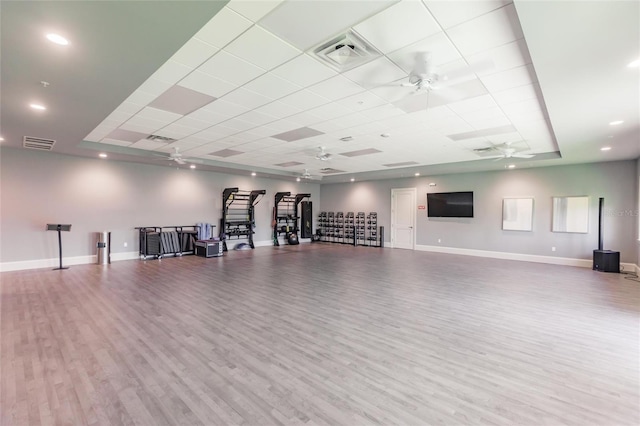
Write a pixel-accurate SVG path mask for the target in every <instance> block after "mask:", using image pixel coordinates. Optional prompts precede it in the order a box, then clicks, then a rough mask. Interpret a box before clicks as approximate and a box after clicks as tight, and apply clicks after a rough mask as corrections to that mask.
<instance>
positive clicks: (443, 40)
mask: <svg viewBox="0 0 640 426" xmlns="http://www.w3.org/2000/svg"><path fill="white" fill-rule="evenodd" d="M424 52H429V53H430V54H431V55H430V58H429V60H430V61H431V62H432V63H433V64H435V65H442V64H446V63H448V62H451V61H455V60H456V59H460V58H461V56H460V53H458V50H456V48H455V46H454V45H453V43H451V41H450V40H449V38H448V37H447V36H446V34H445V33H444V32H442V31H440V32H438V33H436V34H433V35H431V36H429V37H427V38H424V39H422V40H420V41H417V42H416V43H413V44H410V45H409V46H406V47H404V48H402V49H399V50H396V51H395V52H393V53H390V54H389V55H387V56H388V57H389V59H391V60H392V61H393V62H394V63H395V64H396V65H398V66H399V67H400V68H402V69H403V70H404V71H406V72H407V73H410V72H411V71H412V70H413V68H414V66H415V63H416V53H424Z"/></svg>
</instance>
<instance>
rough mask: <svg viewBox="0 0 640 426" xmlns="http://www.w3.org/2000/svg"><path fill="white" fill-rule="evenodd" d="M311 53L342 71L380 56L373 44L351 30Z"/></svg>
mask: <svg viewBox="0 0 640 426" xmlns="http://www.w3.org/2000/svg"><path fill="white" fill-rule="evenodd" d="M313 53H315V55H316V56H317V57H318V58H319V59H320V60H321V61H322V62H324V63H325V64H327V65H329V66H331V67H332V68H334V69H336V70H338V71H340V72H342V71H347V70H350V69H352V68H355V67H357V66H359V65H362V64H365V63H367V62H369V61H371V60H373V59H376V58H378V57H380V56H381V53H380V52H379V51H378V50H377V49H376V48H375V47H373V46H371V45H370V44H368V43H367V42H365V41H364V40H363V39H362V38H360V37H359V36H358V35H357V34H356V33H354V32H353V31H349V32H347V33H346V34H342V35H340V36H338V37H336V38H334V39H332V40H330V41H328V42H326V43H323V44H321V45H320V46H319V47H317V48H316V49H314V51H313Z"/></svg>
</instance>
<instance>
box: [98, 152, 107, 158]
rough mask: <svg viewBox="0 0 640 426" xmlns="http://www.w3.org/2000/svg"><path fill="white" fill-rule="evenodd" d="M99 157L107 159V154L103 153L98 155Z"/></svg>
mask: <svg viewBox="0 0 640 426" xmlns="http://www.w3.org/2000/svg"><path fill="white" fill-rule="evenodd" d="M98 157H100V158H107V154H105V153H104V152H101V153H100V154H98Z"/></svg>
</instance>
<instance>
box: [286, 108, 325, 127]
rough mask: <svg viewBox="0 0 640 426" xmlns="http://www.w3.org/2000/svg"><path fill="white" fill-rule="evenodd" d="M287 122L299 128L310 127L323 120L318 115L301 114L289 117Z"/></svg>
mask: <svg viewBox="0 0 640 426" xmlns="http://www.w3.org/2000/svg"><path fill="white" fill-rule="evenodd" d="M287 121H288V122H291V123H296V124H297V125H298V126H301V127H302V126H310V125H312V124H316V123H319V122H321V121H322V119H321V118H320V117H318V116H316V115H313V114H311V113H309V112H301V113H298V114H295V115H292V116H290V117H287Z"/></svg>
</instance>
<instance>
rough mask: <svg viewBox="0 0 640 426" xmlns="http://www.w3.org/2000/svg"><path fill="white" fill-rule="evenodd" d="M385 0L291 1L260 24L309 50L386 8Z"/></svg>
mask: <svg viewBox="0 0 640 426" xmlns="http://www.w3.org/2000/svg"><path fill="white" fill-rule="evenodd" d="M393 2H395V0H391V1H388V0H384V1H288V2H284V3H283V4H282V5H280V6H279V7H278V8H276V9H275V10H273V11H272V12H271V13H270V14H269V15H267V16H265V17H264V18H263V19H262V20H261V21H260V25H261V26H262V27H264V28H265V29H266V30H268V31H271V32H272V33H274V34H275V35H276V36H278V37H280V38H281V39H283V40H286V41H288V42H289V43H291V44H292V45H293V46H295V47H297V48H298V49H300V50H303V51H304V50H307V49H309V48H310V47H312V46H314V45H316V44H319V43H321V42H323V41H326V40H328V39H330V38H332V37H334V36H335V35H336V34H337V33H339V32H340V31H344V30H345V29H347V28H348V27H351V26H353V25H355V24H356V23H358V22H360V21H362V20H363V19H366V18H367V17H369V16H371V15H373V14H375V13H376V12H379V11H380V10H383V9H385V8H386V7H388V6H389V5H390V4H392V3H393Z"/></svg>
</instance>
